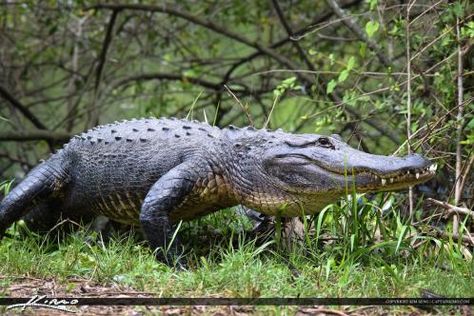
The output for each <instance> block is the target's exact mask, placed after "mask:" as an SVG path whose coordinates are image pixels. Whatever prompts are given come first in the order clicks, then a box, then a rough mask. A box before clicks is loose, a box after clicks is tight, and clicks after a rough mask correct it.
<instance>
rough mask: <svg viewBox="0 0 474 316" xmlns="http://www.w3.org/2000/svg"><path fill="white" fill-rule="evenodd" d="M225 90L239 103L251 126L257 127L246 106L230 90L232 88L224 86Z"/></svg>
mask: <svg viewBox="0 0 474 316" xmlns="http://www.w3.org/2000/svg"><path fill="white" fill-rule="evenodd" d="M224 88H226V90H227V92H229V94H230V95H231V96H232V97H233V98H234V99H235V101H237V103H238V104H239V105H240V107H241V108H242V110H243V111H244V113H245V116H247V120H248V121H249V124H250V125H251V126H255V125H254V123H253V120H252V117H251V116H250V113H249V111H248V109H246V108H245V106H244V105H243V104H242V103H241V102H240V100H239V98H237V96H236V95H235V94H234V93H233V92H232V90H230V88H229V87H228V86H227V85H224Z"/></svg>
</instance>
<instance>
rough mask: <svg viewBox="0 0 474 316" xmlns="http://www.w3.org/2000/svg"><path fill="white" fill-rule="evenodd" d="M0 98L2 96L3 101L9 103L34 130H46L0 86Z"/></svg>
mask: <svg viewBox="0 0 474 316" xmlns="http://www.w3.org/2000/svg"><path fill="white" fill-rule="evenodd" d="M0 96H2V97H3V98H4V99H5V100H7V101H8V102H10V104H11V105H12V106H13V107H14V108H15V109H17V110H18V111H20V112H21V113H22V114H23V115H24V116H25V117H26V118H27V119H28V120H29V121H30V122H31V123H32V124H33V125H34V126H35V127H36V128H39V129H43V130H45V129H46V126H44V125H43V123H41V122H40V121H39V120H38V118H37V117H36V116H35V115H34V114H33V113H31V111H30V110H29V109H28V108H27V107H25V106H24V105H23V104H22V103H21V102H20V101H18V100H17V99H16V98H15V97H14V96H12V95H11V94H10V92H8V91H7V89H5V87H3V86H2V85H0Z"/></svg>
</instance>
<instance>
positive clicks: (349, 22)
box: [326, 0, 391, 67]
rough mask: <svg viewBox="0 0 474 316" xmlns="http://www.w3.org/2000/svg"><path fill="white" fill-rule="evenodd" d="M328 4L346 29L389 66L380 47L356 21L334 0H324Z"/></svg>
mask: <svg viewBox="0 0 474 316" xmlns="http://www.w3.org/2000/svg"><path fill="white" fill-rule="evenodd" d="M326 2H327V3H328V5H329V6H330V7H331V8H332V10H333V11H334V13H335V14H336V15H337V16H338V17H339V18H341V20H342V23H344V24H345V25H346V26H347V28H348V29H350V30H351V31H352V32H353V33H354V34H355V35H357V37H358V38H359V39H360V40H361V41H363V42H365V43H366V44H367V46H368V47H369V48H370V49H371V50H372V51H373V52H374V53H375V55H377V58H378V59H379V60H380V62H381V63H382V64H383V65H384V66H385V67H389V66H390V65H391V63H390V61H389V60H388V58H387V56H386V55H385V54H384V52H382V50H381V49H380V47H379V46H378V45H377V43H375V42H374V41H373V40H372V39H370V38H368V37H367V36H366V35H365V33H364V31H362V29H361V28H360V26H359V25H358V24H357V22H356V21H355V20H354V18H352V17H351V16H349V15H347V14H346V13H345V12H344V10H343V9H342V8H341V7H340V6H339V4H338V3H337V2H336V0H326Z"/></svg>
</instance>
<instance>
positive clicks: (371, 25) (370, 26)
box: [365, 21, 380, 38]
mask: <svg viewBox="0 0 474 316" xmlns="http://www.w3.org/2000/svg"><path fill="white" fill-rule="evenodd" d="M379 27H380V24H379V22H377V21H369V22H367V23H366V24H365V32H366V33H367V36H368V37H369V38H371V37H373V36H374V34H375V33H377V31H378V30H379Z"/></svg>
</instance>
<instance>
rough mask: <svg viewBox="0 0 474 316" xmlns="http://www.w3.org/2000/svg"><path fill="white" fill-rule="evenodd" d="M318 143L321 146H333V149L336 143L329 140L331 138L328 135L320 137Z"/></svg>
mask: <svg viewBox="0 0 474 316" xmlns="http://www.w3.org/2000/svg"><path fill="white" fill-rule="evenodd" d="M318 144H319V145H320V146H321V147H325V148H333V149H334V145H333V144H332V143H331V141H330V140H329V138H326V137H320V138H319V139H318Z"/></svg>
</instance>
